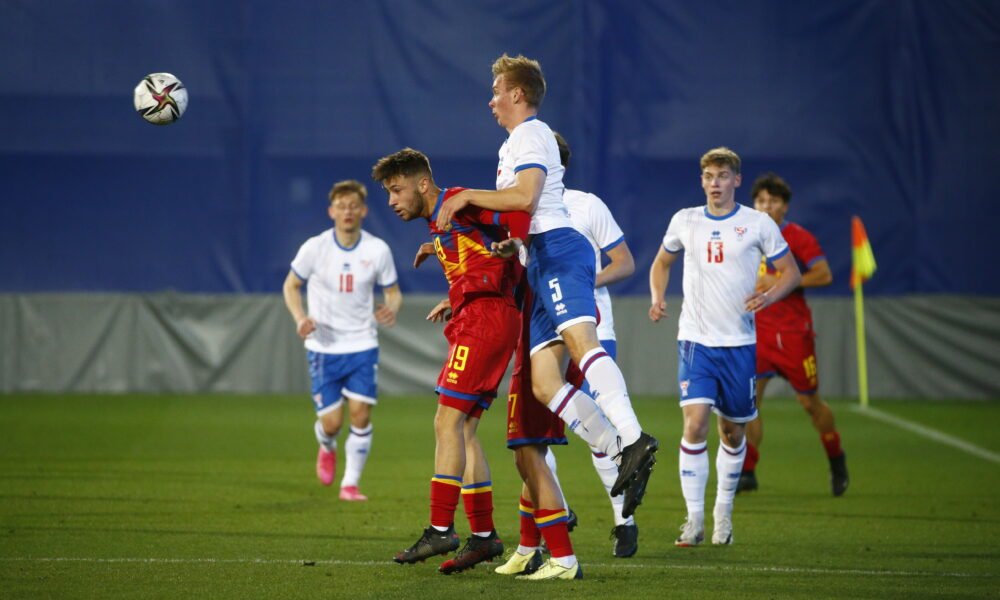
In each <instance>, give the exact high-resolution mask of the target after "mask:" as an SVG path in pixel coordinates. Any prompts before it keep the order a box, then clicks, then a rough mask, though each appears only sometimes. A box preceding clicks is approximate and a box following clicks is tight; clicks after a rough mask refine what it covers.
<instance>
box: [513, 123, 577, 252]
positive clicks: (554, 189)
mask: <svg viewBox="0 0 1000 600" xmlns="http://www.w3.org/2000/svg"><path fill="white" fill-rule="evenodd" d="M528 168H539V169H542V170H543V171H545V185H544V186H543V187H542V195H541V197H540V198H539V199H538V206H537V207H535V212H534V213H532V215H531V227H530V229H529V230H528V233H529V234H532V235H534V234H536V233H542V232H544V231H549V230H550V229H558V228H559V227H572V226H573V223H572V222H571V221H570V218H569V212H568V211H567V210H566V205H565V204H563V181H562V178H563V172H564V171H565V169H563V166H562V162H561V161H560V160H559V146H558V144H556V137H555V134H553V133H552V130H551V129H549V126H548V125H546V124H545V123H543V122H542V121H539V120H538V119H537V118H535V117H529V118H528V120H526V121H524V122H523V123H521V124H520V125H518V126H517V127H515V128H514V130H513V131H511V132H510V136H509V137H508V138H507V141H505V142H504V143H503V145H502V146H500V163H499V164H498V165H497V189H498V190H504V189H507V188H509V187H513V186H514V185H515V184H517V173H518V172H519V171H523V170H524V169H528Z"/></svg>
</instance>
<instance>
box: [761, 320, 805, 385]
mask: <svg viewBox="0 0 1000 600" xmlns="http://www.w3.org/2000/svg"><path fill="white" fill-rule="evenodd" d="M814 337H816V334H815V333H813V332H812V331H811V330H810V331H769V330H764V329H757V377H758V378H764V377H774V376H775V375H780V376H782V377H784V378H785V379H787V380H788V383H789V384H791V386H792V389H794V390H795V391H796V392H798V393H799V394H813V393H815V392H816V390H817V389H818V388H819V378H818V376H817V373H816V346H815V343H814V341H813V338H814Z"/></svg>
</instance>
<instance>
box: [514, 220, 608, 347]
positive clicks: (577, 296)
mask: <svg viewBox="0 0 1000 600" xmlns="http://www.w3.org/2000/svg"><path fill="white" fill-rule="evenodd" d="M528 256H529V259H528V284H529V285H530V286H531V290H532V292H534V295H535V302H534V304H533V305H532V307H531V340H530V343H531V352H532V353H534V352H536V351H537V350H539V349H541V348H543V347H544V346H546V345H547V344H549V343H550V342H552V341H553V340H557V339H559V333H560V332H562V330H563V329H565V328H567V327H569V326H571V325H575V324H577V323H582V322H585V321H589V322H591V323H597V303H596V302H595V301H594V278H595V277H596V273H595V267H594V249H593V248H592V247H591V245H590V242H588V241H587V238H585V237H583V235H581V234H580V233H579V232H578V231H576V230H575V229H573V228H571V227H561V228H559V229H552V230H549V231H546V232H543V233H539V234H538V235H535V236H534V237H533V238H532V239H531V246H530V247H529V250H528Z"/></svg>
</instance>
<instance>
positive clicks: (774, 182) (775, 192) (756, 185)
mask: <svg viewBox="0 0 1000 600" xmlns="http://www.w3.org/2000/svg"><path fill="white" fill-rule="evenodd" d="M761 190H764V191H766V192H767V193H768V194H771V195H772V196H778V197H779V198H781V199H782V200H784V201H785V203H786V204H787V203H788V202H789V201H790V200H791V199H792V188H791V187H789V185H788V183H787V182H785V180H784V179H782V178H781V177H778V176H777V175H775V174H774V173H764V174H763V175H761V176H760V177H758V178H757V180H756V181H754V182H753V187H752V188H750V199H751V200H753V199H754V198H756V197H757V194H759V193H760V191H761Z"/></svg>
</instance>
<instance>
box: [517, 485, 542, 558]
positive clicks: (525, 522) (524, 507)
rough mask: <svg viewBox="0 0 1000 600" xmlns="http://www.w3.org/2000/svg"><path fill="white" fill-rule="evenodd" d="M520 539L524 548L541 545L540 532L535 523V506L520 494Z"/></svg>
mask: <svg viewBox="0 0 1000 600" xmlns="http://www.w3.org/2000/svg"><path fill="white" fill-rule="evenodd" d="M518 514H519V515H520V519H521V541H520V544H521V545H522V546H524V547H525V548H537V547H538V546H541V545H542V532H541V530H540V529H538V525H536V524H535V506H534V505H533V504H532V503H531V501H530V500H528V499H527V498H525V497H524V496H521V510H520V511H518Z"/></svg>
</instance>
